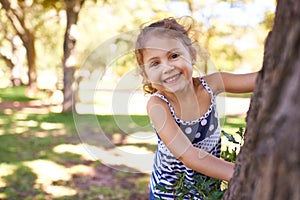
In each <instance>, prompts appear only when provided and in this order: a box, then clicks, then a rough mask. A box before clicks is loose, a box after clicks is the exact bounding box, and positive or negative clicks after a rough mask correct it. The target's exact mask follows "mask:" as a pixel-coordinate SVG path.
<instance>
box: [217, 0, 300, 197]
mask: <svg viewBox="0 0 300 200" xmlns="http://www.w3.org/2000/svg"><path fill="white" fill-rule="evenodd" d="M299 19H300V1H299V0H278V1H277V8H276V16H275V21H274V27H273V29H272V31H271V32H270V33H269V35H268V37H267V40H266V44H265V52H264V62H263V68H262V70H261V71H260V72H259V76H258V79H257V82H256V88H255V90H254V93H253V96H252V98H251V105H250V109H249V111H248V115H247V127H246V133H245V143H244V146H243V147H242V148H241V151H240V153H239V155H238V159H237V161H236V168H235V173H234V176H233V178H232V180H231V182H230V184H229V188H228V190H227V191H226V193H225V194H224V197H223V199H225V200H227V199H232V200H248V199H255V200H271V199H272V200H277V199H278V200H279V199H280V200H282V199H287V200H298V199H300V170H299V169H300V145H299V144H300V137H299V133H300V131H299V130H300V112H299V111H300V50H299V47H300V20H299Z"/></svg>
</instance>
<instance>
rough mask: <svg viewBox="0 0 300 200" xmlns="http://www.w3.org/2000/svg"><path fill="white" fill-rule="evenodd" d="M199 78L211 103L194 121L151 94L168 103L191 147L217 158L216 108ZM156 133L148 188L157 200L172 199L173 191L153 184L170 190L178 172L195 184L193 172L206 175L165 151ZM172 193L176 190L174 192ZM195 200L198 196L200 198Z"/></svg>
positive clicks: (217, 128)
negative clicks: (183, 118) (183, 116)
mask: <svg viewBox="0 0 300 200" xmlns="http://www.w3.org/2000/svg"><path fill="white" fill-rule="evenodd" d="M199 80H200V82H201V83H202V85H203V86H204V88H205V89H206V90H207V92H208V93H209V94H210V96H211V104H210V106H209V109H208V110H207V112H206V113H205V114H204V115H202V116H201V117H199V118H198V119H196V120H192V121H183V120H182V119H180V118H179V117H177V116H176V115H175V112H174V107H173V106H172V104H171V103H170V102H169V101H168V99H167V98H166V97H165V96H163V95H162V94H158V93H154V94H152V96H156V97H158V98H161V99H162V100H163V101H165V102H166V103H167V104H168V106H169V108H170V112H171V114H172V116H173V118H174V120H175V121H176V123H177V125H178V126H179V127H180V129H181V130H182V132H183V133H184V134H185V135H186V136H187V137H188V138H189V140H190V141H191V143H192V145H193V146H194V147H197V148H199V149H202V150H204V151H206V152H208V153H210V154H212V155H214V156H216V157H220V153H221V137H220V132H221V131H220V124H219V120H218V114H217V110H216V102H215V96H214V94H213V91H212V90H211V89H210V87H209V86H208V84H207V83H206V82H205V81H204V79H203V78H202V77H200V78H199ZM154 130H155V128H154ZM155 132H156V135H157V137H158V146H157V150H156V153H155V157H154V165H153V172H152V174H151V178H150V184H149V185H150V190H151V191H152V193H153V194H154V196H155V197H156V198H158V199H159V198H160V199H165V200H169V199H170V200H171V199H172V200H173V199H175V196H174V194H173V193H166V192H162V191H161V190H160V189H158V188H157V187H156V186H157V185H161V186H163V187H164V188H168V189H171V190H172V186H173V185H174V183H175V182H176V181H178V180H179V178H178V175H182V174H184V179H185V181H187V182H189V183H191V184H195V181H194V177H195V176H196V175H201V176H203V177H205V176H204V175H202V174H200V173H198V172H196V171H194V170H192V169H190V168H188V167H186V166H185V165H184V164H183V163H182V162H181V161H180V160H178V159H176V157H175V156H174V155H173V154H172V153H171V152H170V151H169V150H168V148H167V147H166V145H165V144H164V143H163V141H162V140H161V139H160V137H159V135H158V133H157V131H156V130H155ZM173 192H174V193H175V191H173ZM190 193H191V194H194V193H195V192H194V191H192V190H191V191H190ZM184 199H190V197H188V195H187V196H186V197H185V198H184ZM194 199H195V198H194ZM196 199H201V197H199V198H196Z"/></svg>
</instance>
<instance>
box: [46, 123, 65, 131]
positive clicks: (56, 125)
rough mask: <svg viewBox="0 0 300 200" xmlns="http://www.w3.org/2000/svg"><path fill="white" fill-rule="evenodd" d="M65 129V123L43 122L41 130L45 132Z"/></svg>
mask: <svg viewBox="0 0 300 200" xmlns="http://www.w3.org/2000/svg"><path fill="white" fill-rule="evenodd" d="M64 127H65V126H64V124H63V123H49V122H42V123H41V124H40V128H41V129H43V130H53V129H63V128H64Z"/></svg>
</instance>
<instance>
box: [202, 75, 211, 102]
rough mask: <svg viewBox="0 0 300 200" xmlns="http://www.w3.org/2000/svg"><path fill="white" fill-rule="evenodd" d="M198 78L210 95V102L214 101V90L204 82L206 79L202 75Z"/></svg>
mask: <svg viewBox="0 0 300 200" xmlns="http://www.w3.org/2000/svg"><path fill="white" fill-rule="evenodd" d="M199 80H200V82H201V84H202V85H203V87H204V88H205V89H206V91H207V92H208V93H209V94H210V96H211V103H214V102H215V95H214V92H213V91H212V89H211V88H210V87H209V85H208V84H207V83H206V81H205V80H204V78H203V77H199Z"/></svg>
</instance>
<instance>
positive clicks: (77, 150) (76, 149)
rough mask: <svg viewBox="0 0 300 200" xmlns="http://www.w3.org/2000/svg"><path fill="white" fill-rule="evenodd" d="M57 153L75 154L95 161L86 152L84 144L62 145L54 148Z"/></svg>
mask: <svg viewBox="0 0 300 200" xmlns="http://www.w3.org/2000/svg"><path fill="white" fill-rule="evenodd" d="M53 151H54V152H56V153H61V154H62V153H66V152H68V153H73V154H78V155H81V156H82V158H83V159H85V160H94V159H93V157H92V156H91V155H90V154H89V153H88V152H87V151H86V149H85V148H84V147H83V145H82V144H76V145H73V144H60V145H57V146H55V147H54V148H53Z"/></svg>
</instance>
